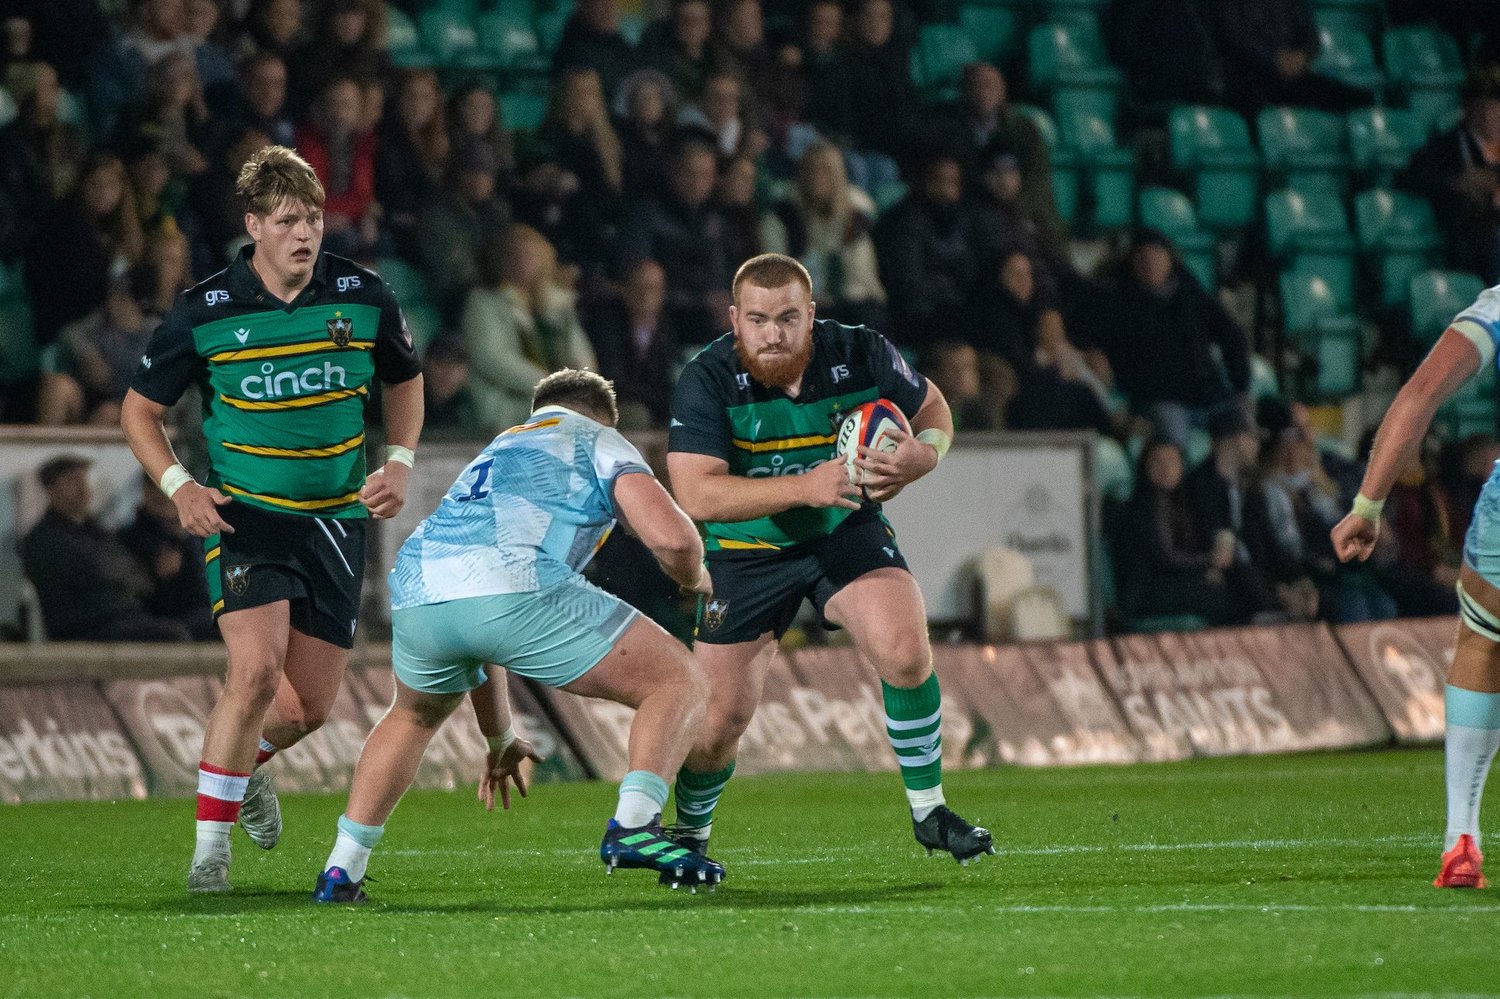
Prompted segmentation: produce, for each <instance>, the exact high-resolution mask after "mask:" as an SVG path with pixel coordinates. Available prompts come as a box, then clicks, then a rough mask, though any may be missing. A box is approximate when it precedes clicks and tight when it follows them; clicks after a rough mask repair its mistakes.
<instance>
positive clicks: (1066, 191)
mask: <svg viewBox="0 0 1500 999" xmlns="http://www.w3.org/2000/svg"><path fill="white" fill-rule="evenodd" d="M1011 106H1012V107H1013V108H1014V109H1015V111H1016V112H1017V113H1018V114H1023V115H1025V116H1026V117H1028V118H1030V119H1031V121H1032V124H1034V125H1036V128H1037V131H1038V132H1040V133H1041V134H1042V138H1043V139H1045V140H1046V142H1047V148H1048V149H1049V150H1050V151H1051V159H1052V200H1053V201H1054V202H1056V204H1057V214H1058V215H1060V216H1062V219H1063V221H1064V222H1072V221H1073V219H1074V218H1075V217H1077V215H1078V160H1077V156H1076V154H1075V153H1074V151H1073V149H1072V147H1070V146H1065V145H1063V144H1062V143H1061V142H1059V141H1058V137H1057V125H1056V124H1055V123H1054V122H1053V121H1052V116H1051V115H1049V114H1048V113H1047V112H1046V111H1043V110H1042V109H1041V108H1039V107H1035V106H1033V105H1030V104H1013V105H1011Z"/></svg>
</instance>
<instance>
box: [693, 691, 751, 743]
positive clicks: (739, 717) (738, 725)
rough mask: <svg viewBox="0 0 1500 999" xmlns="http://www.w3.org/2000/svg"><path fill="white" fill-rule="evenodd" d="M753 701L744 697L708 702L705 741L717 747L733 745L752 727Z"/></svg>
mask: <svg viewBox="0 0 1500 999" xmlns="http://www.w3.org/2000/svg"><path fill="white" fill-rule="evenodd" d="M755 707H756V705H754V704H753V703H748V702H746V701H745V700H744V699H743V698H733V699H731V700H727V701H725V700H720V701H714V700H712V699H710V700H709V702H708V721H707V723H706V724H705V726H704V729H705V732H704V739H703V741H704V742H706V743H708V744H710V745H712V746H715V747H728V746H733V745H735V744H736V743H738V742H739V740H740V736H742V735H744V734H745V730H746V729H748V728H749V727H750V722H751V720H752V719H753V718H754V717H755Z"/></svg>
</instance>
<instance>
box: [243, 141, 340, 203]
mask: <svg viewBox="0 0 1500 999" xmlns="http://www.w3.org/2000/svg"><path fill="white" fill-rule="evenodd" d="M234 189H235V192H236V193H238V194H239V196H240V197H241V198H244V199H245V209H246V210H247V211H249V212H251V213H252V214H255V215H269V214H271V213H272V212H274V211H275V210H276V209H277V208H279V207H281V206H282V205H283V204H286V203H288V202H290V203H291V204H294V205H311V206H312V207H314V208H322V207H323V198H324V194H323V185H322V184H321V183H319V181H318V175H317V174H315V173H313V168H312V167H311V166H309V165H308V163H307V160H304V159H303V158H302V157H301V156H298V155H297V151H296V150H295V149H288V148H287V147H286V146H266V147H264V148H262V149H261V150H259V151H258V152H256V154H255V155H254V156H251V157H250V158H249V159H248V160H246V161H245V165H244V166H242V167H240V176H239V179H238V180H236V181H235V184H234Z"/></svg>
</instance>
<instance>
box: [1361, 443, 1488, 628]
mask: <svg viewBox="0 0 1500 999" xmlns="http://www.w3.org/2000/svg"><path fill="white" fill-rule="evenodd" d="M1367 438H1368V441H1367V443H1368V444H1369V445H1370V446H1371V447H1373V445H1374V443H1375V435H1374V432H1373V431H1372V432H1370V433H1369V434H1368V435H1367ZM1364 452H1365V453H1366V454H1368V453H1369V447H1366V448H1364ZM1436 452H1437V442H1436V439H1435V437H1434V436H1433V435H1431V434H1429V435H1428V437H1427V439H1426V440H1424V441H1423V447H1422V453H1421V461H1420V462H1419V463H1418V464H1417V465H1416V467H1413V468H1408V469H1407V471H1406V472H1405V474H1403V475H1402V476H1401V478H1399V479H1397V480H1396V483H1395V485H1394V486H1392V487H1391V491H1390V493H1389V494H1387V496H1386V504H1385V514H1384V520H1383V523H1382V528H1381V532H1380V533H1381V537H1380V539H1379V540H1378V541H1377V542H1376V550H1375V554H1374V555H1373V556H1372V557H1371V564H1373V566H1374V568H1375V576H1376V579H1377V580H1378V581H1379V583H1380V586H1381V588H1382V589H1384V590H1385V591H1386V592H1387V593H1389V594H1390V595H1391V598H1392V599H1393V600H1395V601H1396V610H1397V611H1398V612H1399V613H1400V615H1401V616H1402V617H1422V616H1426V615H1429V614H1456V613H1458V594H1457V592H1456V591H1455V589H1454V587H1455V586H1456V585H1457V583H1458V570H1459V566H1460V565H1462V562H1463V537H1462V535H1459V536H1458V537H1456V538H1455V537H1454V536H1453V535H1452V534H1451V533H1450V532H1451V531H1452V530H1453V528H1454V527H1455V526H1457V525H1454V524H1451V523H1449V521H1448V517H1447V514H1448V507H1447V505H1446V504H1445V502H1444V501H1445V499H1446V498H1447V497H1446V495H1445V490H1444V487H1443V484H1442V482H1441V480H1442V479H1444V478H1446V477H1447V476H1448V475H1451V474H1454V473H1456V476H1457V478H1458V479H1459V482H1460V483H1462V485H1461V486H1460V489H1459V493H1460V494H1463V493H1468V492H1469V488H1468V487H1469V486H1470V485H1473V492H1472V494H1470V505H1469V507H1468V508H1467V509H1466V510H1464V511H1463V516H1464V519H1463V527H1464V529H1465V530H1466V529H1467V527H1468V518H1469V515H1470V513H1471V512H1472V511H1473V501H1474V500H1476V499H1478V496H1479V488H1480V487H1482V486H1483V485H1484V482H1485V480H1486V479H1488V478H1489V475H1490V472H1491V470H1492V469H1493V467H1494V462H1495V459H1496V458H1500V445H1497V444H1496V442H1495V438H1494V437H1493V436H1491V435H1488V434H1476V435H1474V436H1472V437H1468V438H1465V439H1464V440H1462V441H1454V442H1452V443H1451V444H1450V445H1449V446H1448V447H1447V448H1445V449H1444V450H1443V452H1442V454H1441V455H1440V456H1439V455H1437V454H1436ZM1435 456H1436V460H1434V457H1435ZM1470 462H1473V463H1474V464H1476V465H1478V468H1466V467H1465V466H1466V465H1469V464H1470ZM1476 473H1477V475H1476ZM1471 475H1476V477H1477V479H1478V482H1477V484H1475V483H1474V479H1473V478H1471Z"/></svg>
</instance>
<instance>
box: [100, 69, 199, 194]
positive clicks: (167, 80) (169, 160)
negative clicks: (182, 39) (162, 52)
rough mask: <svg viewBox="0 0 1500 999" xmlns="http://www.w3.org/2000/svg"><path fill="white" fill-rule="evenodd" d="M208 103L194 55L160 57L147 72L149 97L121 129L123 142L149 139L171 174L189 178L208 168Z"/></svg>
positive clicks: (147, 93)
mask: <svg viewBox="0 0 1500 999" xmlns="http://www.w3.org/2000/svg"><path fill="white" fill-rule="evenodd" d="M207 128H208V105H207V104H206V103H205V102H204V99H203V85H202V84H201V83H200V82H199V81H198V67H197V64H196V63H195V62H194V61H193V57H192V56H191V55H185V54H183V53H180V52H178V53H173V54H171V55H168V56H165V57H163V58H161V59H159V60H158V61H157V62H156V63H155V64H154V65H153V66H152V67H151V69H150V71H149V72H148V73H147V74H146V96H145V99H144V101H143V102H142V103H141V105H140V106H139V107H137V108H135V109H134V110H133V111H132V113H131V114H130V115H129V116H128V117H127V118H126V120H125V123H124V126H123V127H122V128H121V132H120V135H121V138H122V140H123V141H122V144H128V143H130V142H133V141H136V140H139V139H142V138H144V139H147V140H149V141H151V142H154V143H155V144H156V145H157V146H158V147H159V148H160V150H161V152H162V155H164V156H165V157H166V165H167V167H168V169H169V170H170V171H171V173H173V174H176V175H178V176H184V177H190V176H192V175H193V174H197V173H201V172H203V170H205V169H207V167H208V161H207V160H206V159H204V157H203V153H202V152H201V151H200V147H202V146H204V145H205V139H206V138H207Z"/></svg>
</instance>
